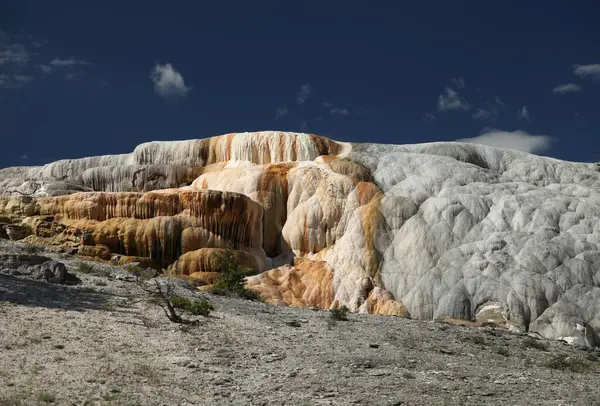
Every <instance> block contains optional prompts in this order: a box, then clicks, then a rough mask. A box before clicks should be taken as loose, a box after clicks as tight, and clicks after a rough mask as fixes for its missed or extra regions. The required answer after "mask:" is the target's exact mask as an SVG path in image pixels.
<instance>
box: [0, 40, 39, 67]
mask: <svg viewBox="0 0 600 406" xmlns="http://www.w3.org/2000/svg"><path fill="white" fill-rule="evenodd" d="M30 59H31V54H30V53H29V51H27V49H26V48H25V46H23V45H21V44H4V45H3V44H0V65H5V64H15V65H22V66H23V65H26V64H27V63H28V62H29V60H30Z"/></svg>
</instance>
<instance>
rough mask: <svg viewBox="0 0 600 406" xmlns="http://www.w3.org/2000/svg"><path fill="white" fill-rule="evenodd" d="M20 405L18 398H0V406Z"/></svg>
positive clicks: (19, 398)
mask: <svg viewBox="0 0 600 406" xmlns="http://www.w3.org/2000/svg"><path fill="white" fill-rule="evenodd" d="M22 404H23V401H22V399H21V397H20V396H17V395H13V396H0V406H21V405H22Z"/></svg>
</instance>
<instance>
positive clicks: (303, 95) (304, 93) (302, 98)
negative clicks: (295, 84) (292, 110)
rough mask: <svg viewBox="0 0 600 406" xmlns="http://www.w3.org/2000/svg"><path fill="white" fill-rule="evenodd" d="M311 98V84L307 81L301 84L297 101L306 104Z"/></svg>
mask: <svg viewBox="0 0 600 406" xmlns="http://www.w3.org/2000/svg"><path fill="white" fill-rule="evenodd" d="M309 98H310V85H309V84H308V83H305V84H303V85H302V86H300V91H299V92H298V95H297V96H296V101H297V102H298V104H304V103H306V101H307V100H308V99H309Z"/></svg>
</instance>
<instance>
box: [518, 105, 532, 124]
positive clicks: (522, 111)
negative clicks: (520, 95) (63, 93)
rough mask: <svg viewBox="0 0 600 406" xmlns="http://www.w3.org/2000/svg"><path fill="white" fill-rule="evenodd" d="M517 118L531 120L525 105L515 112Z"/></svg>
mask: <svg viewBox="0 0 600 406" xmlns="http://www.w3.org/2000/svg"><path fill="white" fill-rule="evenodd" d="M517 118H518V119H520V120H527V121H531V117H530V116H529V110H527V106H523V107H521V108H520V109H519V111H518V112H517Z"/></svg>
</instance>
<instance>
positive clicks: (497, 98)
mask: <svg viewBox="0 0 600 406" xmlns="http://www.w3.org/2000/svg"><path fill="white" fill-rule="evenodd" d="M496 104H497V105H498V106H500V107H506V104H504V102H503V101H502V100H500V98H499V97H498V96H496Z"/></svg>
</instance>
